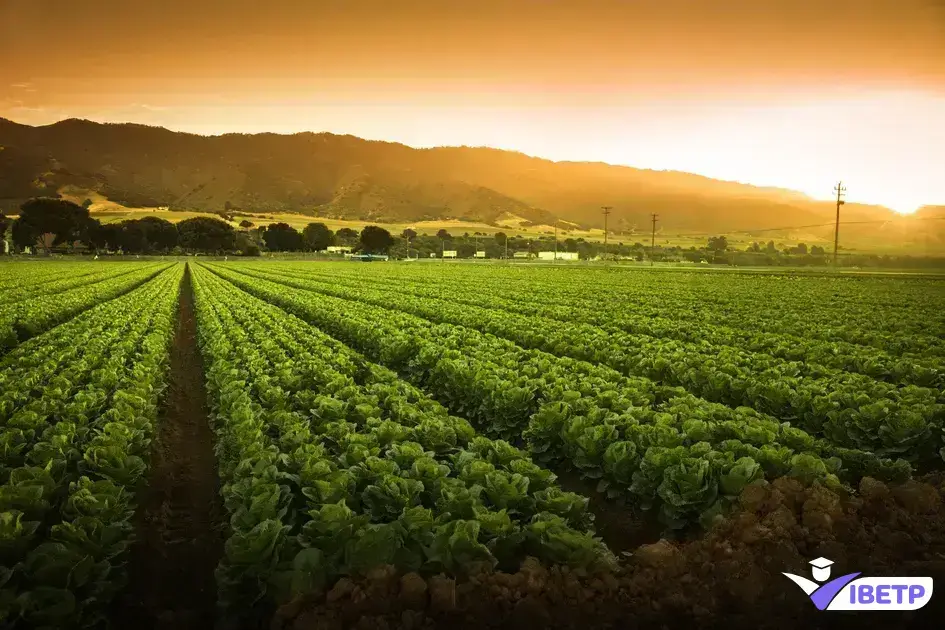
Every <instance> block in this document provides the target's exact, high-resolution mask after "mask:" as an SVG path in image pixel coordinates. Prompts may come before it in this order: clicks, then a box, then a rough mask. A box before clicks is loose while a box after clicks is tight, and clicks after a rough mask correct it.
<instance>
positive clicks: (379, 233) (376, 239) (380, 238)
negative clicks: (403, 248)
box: [361, 225, 394, 254]
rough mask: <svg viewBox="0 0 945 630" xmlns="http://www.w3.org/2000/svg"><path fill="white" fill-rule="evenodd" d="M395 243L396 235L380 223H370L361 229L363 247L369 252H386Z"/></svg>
mask: <svg viewBox="0 0 945 630" xmlns="http://www.w3.org/2000/svg"><path fill="white" fill-rule="evenodd" d="M393 244H394V237H393V236H391V234H390V232H388V231H387V230H385V229H384V228H382V227H380V226H379V225H368V226H366V227H365V228H364V229H363V230H361V249H362V250H364V251H365V252H367V253H369V254H383V253H386V252H387V251H388V250H389V249H390V248H391V246H393Z"/></svg>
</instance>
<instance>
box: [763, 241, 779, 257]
mask: <svg viewBox="0 0 945 630" xmlns="http://www.w3.org/2000/svg"><path fill="white" fill-rule="evenodd" d="M765 253H766V254H777V253H778V248H777V247H776V246H775V244H774V241H768V244H767V245H765Z"/></svg>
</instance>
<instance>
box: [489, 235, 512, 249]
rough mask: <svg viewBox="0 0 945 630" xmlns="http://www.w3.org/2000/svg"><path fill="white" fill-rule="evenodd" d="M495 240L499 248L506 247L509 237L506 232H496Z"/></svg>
mask: <svg viewBox="0 0 945 630" xmlns="http://www.w3.org/2000/svg"><path fill="white" fill-rule="evenodd" d="M493 238H495V242H496V243H498V244H499V246H501V247H505V241H507V240H508V238H509V237H508V236H506V235H505V232H496V233H495V236H494V237H493Z"/></svg>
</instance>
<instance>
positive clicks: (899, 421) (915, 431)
mask: <svg viewBox="0 0 945 630" xmlns="http://www.w3.org/2000/svg"><path fill="white" fill-rule="evenodd" d="M244 273H247V274H250V275H252V276H253V277H258V278H266V279H269V280H274V281H276V282H279V283H281V284H285V285H288V286H292V287H296V288H300V289H305V290H309V291H318V292H320V293H325V294H329V295H333V296H337V297H340V298H344V299H348V300H358V301H363V302H367V303H370V304H374V305H377V306H382V307H386V308H388V309H391V308H394V309H398V310H401V311H405V312H408V313H412V314H415V315H418V316H420V317H423V318H425V319H429V320H431V321H436V322H444V323H450V324H456V325H461V326H464V327H468V328H473V329H476V330H481V331H483V332H487V333H491V334H494V335H496V336H499V337H503V338H507V339H509V340H511V341H513V342H515V343H517V344H519V345H521V346H523V347H525V348H533V349H538V350H544V351H546V352H549V353H551V354H555V355H564V356H569V357H573V358H576V359H580V360H584V361H588V362H591V363H600V364H603V365H607V366H610V367H612V368H614V369H616V370H617V371H619V372H621V373H623V374H627V375H632V376H640V377H645V378H648V379H652V380H656V381H660V382H664V383H669V384H673V385H678V386H681V387H684V388H685V389H686V390H687V391H690V392H692V393H693V394H695V395H698V396H700V397H702V398H704V399H706V400H710V401H714V402H718V403H722V404H725V405H729V406H734V407H737V406H742V405H744V406H749V407H752V408H754V409H756V410H758V411H760V412H762V413H765V414H770V415H771V416H774V417H776V418H779V419H781V420H784V421H791V422H792V423H793V424H795V425H797V426H799V427H800V428H803V429H805V430H807V431H808V432H810V433H812V434H815V435H822V436H824V437H826V438H827V439H828V440H830V441H831V442H833V443H835V444H838V445H840V446H843V447H846V448H854V449H863V450H869V451H873V452H876V453H878V454H881V455H887V456H900V457H905V458H907V459H911V460H913V461H918V460H921V461H928V460H932V459H937V458H938V457H939V453H938V451H939V449H940V448H941V447H942V425H943V422H945V398H941V391H940V390H935V389H931V388H919V387H915V386H906V387H896V386H894V385H892V384H889V383H882V382H878V381H876V380H874V379H871V378H869V377H866V376H863V375H857V374H849V373H846V372H839V371H836V370H829V369H826V368H816V366H815V367H811V366H805V365H804V364H800V363H791V362H785V361H781V360H778V359H774V358H772V357H771V356H769V355H763V354H752V353H746V352H742V351H740V350H738V349H737V348H733V347H730V346H722V347H715V346H712V345H711V344H706V343H700V344H696V343H683V342H678V341H672V340H663V339H655V338H653V337H648V336H645V335H631V334H629V333H624V332H619V331H606V330H603V329H601V328H599V327H595V326H591V325H588V324H581V323H569V322H561V321H556V320H553V319H549V318H544V317H534V316H528V315H520V314H516V313H510V312H507V311H501V310H494V309H489V308H483V307H479V306H473V305H468V304H462V305H457V304H454V303H452V302H450V301H448V300H443V299H436V298H418V297H414V296H411V295H404V294H400V293H397V292H396V291H391V290H385V291H378V290H373V289H371V288H368V287H366V286H364V285H360V286H357V287H353V288H352V287H347V286H344V285H343V284H329V283H325V282H319V281H314V280H311V279H308V278H293V277H289V276H285V275H281V274H273V273H270V272H263V271H260V270H258V269H255V268H252V269H244ZM805 372H807V373H808V374H810V376H805V375H804V373H805Z"/></svg>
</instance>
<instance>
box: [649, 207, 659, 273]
mask: <svg viewBox="0 0 945 630" xmlns="http://www.w3.org/2000/svg"><path fill="white" fill-rule="evenodd" d="M650 216H651V217H652V221H653V231H652V233H651V234H650V267H652V266H653V253H654V252H655V251H656V217H658V216H659V215H658V214H656V213H655V212H654V213H653V214H651V215H650Z"/></svg>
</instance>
